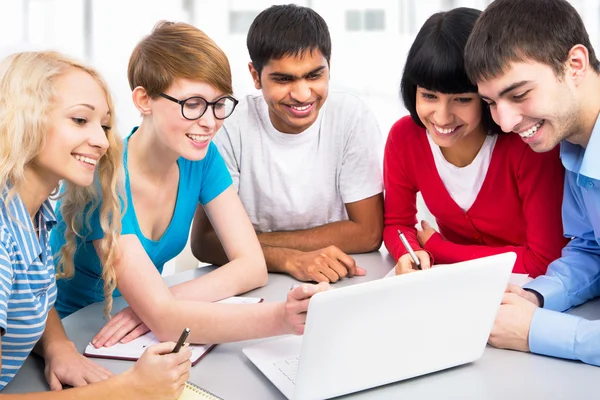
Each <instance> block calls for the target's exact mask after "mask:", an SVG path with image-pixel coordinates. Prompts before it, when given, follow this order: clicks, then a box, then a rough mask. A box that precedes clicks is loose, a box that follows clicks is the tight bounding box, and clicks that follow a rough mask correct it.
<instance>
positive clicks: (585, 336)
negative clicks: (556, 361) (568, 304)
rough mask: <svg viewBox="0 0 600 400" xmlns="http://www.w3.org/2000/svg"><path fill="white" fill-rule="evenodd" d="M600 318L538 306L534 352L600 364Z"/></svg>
mask: <svg viewBox="0 0 600 400" xmlns="http://www.w3.org/2000/svg"><path fill="white" fill-rule="evenodd" d="M599 343H600V320H599V321H589V320H586V319H584V318H581V317H577V316H574V315H569V314H564V313H559V312H556V311H551V310H545V309H543V308H538V309H536V311H535V313H534V314H533V319H532V321H531V326H530V329H529V349H530V350H531V352H532V353H537V354H543V355H547V356H552V357H559V358H566V359H570V360H580V361H583V362H584V363H587V364H591V365H595V366H600V346H599V345H598V344H599Z"/></svg>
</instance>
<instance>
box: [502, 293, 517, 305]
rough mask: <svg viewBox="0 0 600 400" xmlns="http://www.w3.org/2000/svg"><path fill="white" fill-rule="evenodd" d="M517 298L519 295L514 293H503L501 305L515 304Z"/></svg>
mask: <svg viewBox="0 0 600 400" xmlns="http://www.w3.org/2000/svg"><path fill="white" fill-rule="evenodd" d="M518 298H519V295H516V294H514V293H504V296H503V297H502V304H514V303H516V302H517V299H518Z"/></svg>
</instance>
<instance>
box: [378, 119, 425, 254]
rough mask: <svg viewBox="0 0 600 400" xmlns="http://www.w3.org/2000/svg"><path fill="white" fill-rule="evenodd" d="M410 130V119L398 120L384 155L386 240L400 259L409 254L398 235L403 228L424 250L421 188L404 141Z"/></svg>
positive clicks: (387, 244) (392, 251)
mask: <svg viewBox="0 0 600 400" xmlns="http://www.w3.org/2000/svg"><path fill="white" fill-rule="evenodd" d="M406 129H410V124H409V123H407V119H405V118H403V119H401V120H400V121H398V122H396V123H395V124H394V126H392V129H391V130H390V133H389V135H388V138H387V142H386V144H385V151H384V157H383V181H384V185H385V198H384V214H383V222H384V228H383V241H384V243H385V247H386V248H387V249H388V251H389V253H390V254H391V255H392V257H394V260H398V258H400V257H401V256H403V255H404V254H406V253H407V251H406V249H405V248H404V246H403V245H402V243H401V242H400V239H399V238H398V230H400V231H401V232H402V233H403V234H404V236H405V237H406V239H407V240H408V243H409V244H410V246H411V247H412V249H413V250H421V246H420V245H419V242H418V241H417V230H416V228H415V224H416V223H417V192H418V191H419V188H418V187H417V184H416V182H415V180H414V179H411V178H414V176H415V175H414V174H413V173H412V171H410V170H407V168H409V166H408V165H407V164H408V163H409V162H410V161H408V160H411V158H410V157H404V154H403V153H402V149H403V146H406V145H407V141H406V140H402V139H403V138H404V137H406V135H405V132H404V131H405V130H406Z"/></svg>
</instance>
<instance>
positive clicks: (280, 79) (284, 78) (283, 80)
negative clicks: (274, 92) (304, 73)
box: [273, 76, 292, 83]
mask: <svg viewBox="0 0 600 400" xmlns="http://www.w3.org/2000/svg"><path fill="white" fill-rule="evenodd" d="M273 80H274V81H275V82H277V83H288V82H291V81H292V79H291V78H289V77H287V76H281V77H278V78H273Z"/></svg>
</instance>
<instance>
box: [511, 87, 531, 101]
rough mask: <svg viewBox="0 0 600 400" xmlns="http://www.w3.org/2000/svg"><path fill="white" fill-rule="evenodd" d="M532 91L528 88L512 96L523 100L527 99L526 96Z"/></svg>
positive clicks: (514, 98) (515, 99)
mask: <svg viewBox="0 0 600 400" xmlns="http://www.w3.org/2000/svg"><path fill="white" fill-rule="evenodd" d="M529 92H530V90H527V91H525V92H523V93H521V94H516V95H514V96H513V97H512V98H513V100H514V101H523V100H525V97H526V96H527V94H528V93H529Z"/></svg>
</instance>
